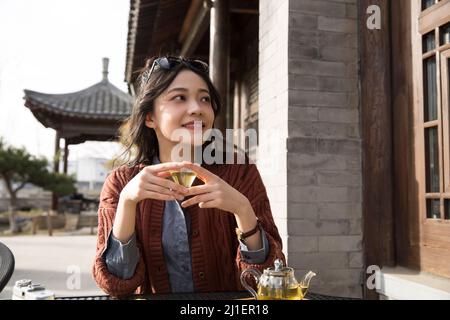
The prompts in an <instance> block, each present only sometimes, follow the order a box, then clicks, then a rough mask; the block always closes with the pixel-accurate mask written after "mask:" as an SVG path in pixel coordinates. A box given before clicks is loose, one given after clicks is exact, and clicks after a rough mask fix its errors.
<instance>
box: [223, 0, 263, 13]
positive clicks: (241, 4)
mask: <svg viewBox="0 0 450 320" xmlns="http://www.w3.org/2000/svg"><path fill="white" fill-rule="evenodd" d="M230 12H231V13H238V14H259V1H255V0H245V1H242V0H231V1H230Z"/></svg>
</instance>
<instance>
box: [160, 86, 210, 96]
mask: <svg viewBox="0 0 450 320" xmlns="http://www.w3.org/2000/svg"><path fill="white" fill-rule="evenodd" d="M172 91H183V92H187V91H189V90H188V89H186V88H181V87H180V88H173V89H170V90H169V91H167V94H169V93H171V92H172ZM198 92H206V93H207V94H209V90H208V89H204V88H200V89H198Z"/></svg>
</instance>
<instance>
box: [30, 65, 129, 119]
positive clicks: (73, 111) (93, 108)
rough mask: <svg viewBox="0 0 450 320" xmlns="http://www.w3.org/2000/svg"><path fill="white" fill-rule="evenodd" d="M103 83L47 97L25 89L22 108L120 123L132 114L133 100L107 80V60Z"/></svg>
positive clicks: (46, 94) (47, 95) (45, 94)
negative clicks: (23, 106) (118, 121)
mask: <svg viewBox="0 0 450 320" xmlns="http://www.w3.org/2000/svg"><path fill="white" fill-rule="evenodd" d="M104 63H105V65H106V67H105V69H104V70H103V80H102V81H100V82H99V83H97V84H94V85H93V86H90V87H88V88H86V89H84V90H81V91H77V92H72V93H65V94H48V93H42V92H37V91H32V90H24V92H25V97H24V98H25V100H26V101H25V106H26V107H28V108H30V109H31V111H33V112H34V111H37V109H38V110H39V111H41V112H45V113H50V114H54V115H61V116H66V117H75V118H82V119H105V120H107V119H108V120H109V119H111V120H115V119H117V120H121V119H124V118H126V117H127V116H128V115H129V114H130V113H131V108H132V103H133V98H132V97H131V96H130V95H129V94H127V93H125V92H123V91H122V90H120V89H119V88H117V87H116V86H114V85H113V84H111V83H110V82H109V81H108V77H107V74H108V71H107V64H108V62H107V61H104Z"/></svg>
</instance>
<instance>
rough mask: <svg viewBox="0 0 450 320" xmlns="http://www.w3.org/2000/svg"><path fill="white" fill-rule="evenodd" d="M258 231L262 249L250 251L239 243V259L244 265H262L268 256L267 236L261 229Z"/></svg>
mask: <svg viewBox="0 0 450 320" xmlns="http://www.w3.org/2000/svg"><path fill="white" fill-rule="evenodd" d="M260 231H261V241H262V244H263V247H262V248H261V249H259V250H253V251H250V250H248V247H247V246H246V245H245V244H244V243H243V242H242V241H239V243H240V249H241V257H242V260H244V262H246V263H251V264H260V263H263V262H264V261H266V259H267V256H268V255H269V240H267V236H266V233H265V232H264V230H263V228H260Z"/></svg>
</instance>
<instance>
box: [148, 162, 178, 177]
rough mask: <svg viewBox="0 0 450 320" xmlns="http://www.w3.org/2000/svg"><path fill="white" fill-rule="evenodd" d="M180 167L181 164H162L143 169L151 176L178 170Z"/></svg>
mask: <svg viewBox="0 0 450 320" xmlns="http://www.w3.org/2000/svg"><path fill="white" fill-rule="evenodd" d="M182 167H183V162H164V163H159V164H154V165H151V166H147V167H145V170H148V171H150V173H152V174H156V173H157V172H161V171H170V170H180V169H181V168H182Z"/></svg>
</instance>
